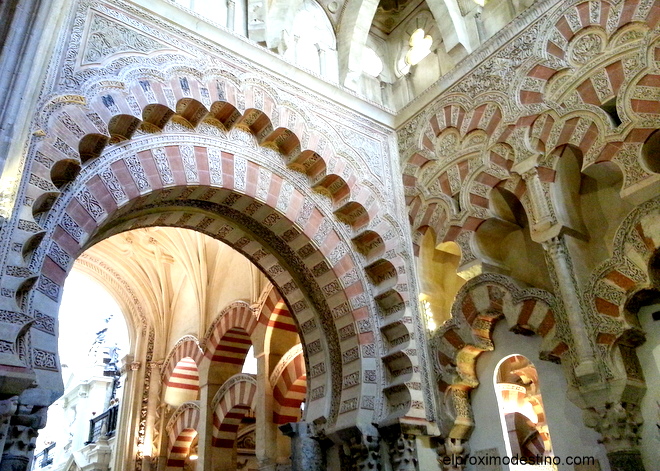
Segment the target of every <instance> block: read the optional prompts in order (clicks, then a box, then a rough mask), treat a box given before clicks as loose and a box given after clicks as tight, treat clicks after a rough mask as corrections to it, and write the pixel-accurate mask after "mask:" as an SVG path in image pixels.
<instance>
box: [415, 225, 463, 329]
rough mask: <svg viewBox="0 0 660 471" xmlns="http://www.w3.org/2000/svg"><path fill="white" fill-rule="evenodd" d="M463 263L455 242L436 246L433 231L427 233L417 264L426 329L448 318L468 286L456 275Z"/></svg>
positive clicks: (421, 244) (429, 229) (423, 237)
mask: <svg viewBox="0 0 660 471" xmlns="http://www.w3.org/2000/svg"><path fill="white" fill-rule="evenodd" d="M460 261H461V252H460V248H459V247H458V245H457V244H456V243H455V242H444V243H441V244H439V245H437V247H436V243H435V234H434V231H433V229H431V228H428V229H427V230H426V232H425V233H424V235H423V236H422V239H421V243H420V249H419V256H418V263H419V273H420V302H421V304H422V309H423V310H422V313H423V314H426V316H427V319H426V322H427V326H428V327H429V328H431V329H432V328H434V327H438V326H440V325H441V324H442V323H443V322H445V321H446V320H448V319H449V317H450V312H451V306H452V304H453V302H454V298H455V297H456V293H458V290H459V289H461V286H463V285H464V284H465V280H464V279H463V278H461V277H460V276H458V274H457V270H458V265H459V263H460Z"/></svg>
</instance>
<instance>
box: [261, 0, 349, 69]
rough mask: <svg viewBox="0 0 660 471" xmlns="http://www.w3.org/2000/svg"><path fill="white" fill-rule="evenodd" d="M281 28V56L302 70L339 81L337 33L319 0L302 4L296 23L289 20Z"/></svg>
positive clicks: (299, 7)
mask: <svg viewBox="0 0 660 471" xmlns="http://www.w3.org/2000/svg"><path fill="white" fill-rule="evenodd" d="M271 8H273V7H271ZM269 15H271V14H270V13H269ZM277 26H281V27H282V29H281V33H280V34H281V36H280V38H279V45H278V47H277V49H278V51H279V52H280V54H282V55H283V56H284V57H285V58H286V59H289V60H290V61H292V62H295V63H296V64H298V65H299V66H300V67H303V68H305V69H308V70H310V71H312V72H313V73H315V74H319V75H321V76H323V77H324V78H326V79H328V80H331V81H333V82H336V81H337V79H338V74H337V53H336V38H335V33H334V29H333V27H332V24H331V23H330V19H329V18H328V16H327V15H326V13H325V11H324V10H323V8H322V7H321V5H319V4H318V3H317V2H316V1H315V0H302V1H301V2H300V5H299V6H298V8H297V9H296V13H295V16H294V18H293V21H291V19H290V18H289V20H288V21H286V23H284V24H281V25H277Z"/></svg>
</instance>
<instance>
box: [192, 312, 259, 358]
mask: <svg viewBox="0 0 660 471" xmlns="http://www.w3.org/2000/svg"><path fill="white" fill-rule="evenodd" d="M256 326H257V319H256V318H255V315H254V313H253V312H252V309H251V307H250V305H249V304H247V303H246V302H243V301H235V302H233V303H231V304H230V305H229V306H227V307H226V308H225V309H223V310H222V312H221V313H220V314H219V315H218V317H217V318H216V321H215V322H214V323H213V324H212V326H211V328H210V329H209V333H208V334H207V337H206V351H205V353H204V355H205V356H206V357H207V358H209V359H210V360H211V361H212V362H224V363H229V364H233V365H242V364H243V362H244V361H245V356H246V355H247V352H248V350H249V349H250V347H251V346H252V340H251V336H252V333H253V332H254V329H255V328H256Z"/></svg>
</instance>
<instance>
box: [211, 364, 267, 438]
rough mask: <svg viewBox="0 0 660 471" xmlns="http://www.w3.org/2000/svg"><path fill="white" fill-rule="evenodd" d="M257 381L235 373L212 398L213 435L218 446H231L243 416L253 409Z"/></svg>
mask: <svg viewBox="0 0 660 471" xmlns="http://www.w3.org/2000/svg"><path fill="white" fill-rule="evenodd" d="M256 394H257V382H256V380H255V379H254V377H253V376H251V375H247V374H237V375H234V376H232V377H231V378H229V379H228V380H227V381H226V382H225V383H224V384H223V386H222V387H221V388H220V390H219V391H218V393H217V394H216V397H215V398H214V400H213V403H212V406H213V437H212V441H211V443H212V444H213V446H215V447H219V448H233V447H234V442H235V441H236V432H237V431H238V428H239V426H240V424H241V421H242V420H243V417H245V415H246V414H247V413H249V412H250V410H254V407H255V397H256Z"/></svg>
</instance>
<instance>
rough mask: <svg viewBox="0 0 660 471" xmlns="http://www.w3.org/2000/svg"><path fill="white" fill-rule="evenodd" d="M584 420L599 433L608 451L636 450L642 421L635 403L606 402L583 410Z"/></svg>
mask: <svg viewBox="0 0 660 471" xmlns="http://www.w3.org/2000/svg"><path fill="white" fill-rule="evenodd" d="M584 422H585V424H586V425H587V426H588V427H591V428H593V429H594V430H596V431H597V432H598V433H600V434H601V436H602V438H601V439H600V440H599V442H600V443H602V444H603V445H605V448H606V449H607V452H608V453H617V452H623V451H638V450H639V440H640V438H641V437H640V433H641V425H642V422H643V419H642V413H641V411H640V409H639V406H638V405H637V404H632V403H625V402H624V403H618V402H617V403H608V404H606V405H605V406H604V407H598V408H591V409H587V410H586V411H585V416H584Z"/></svg>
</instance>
